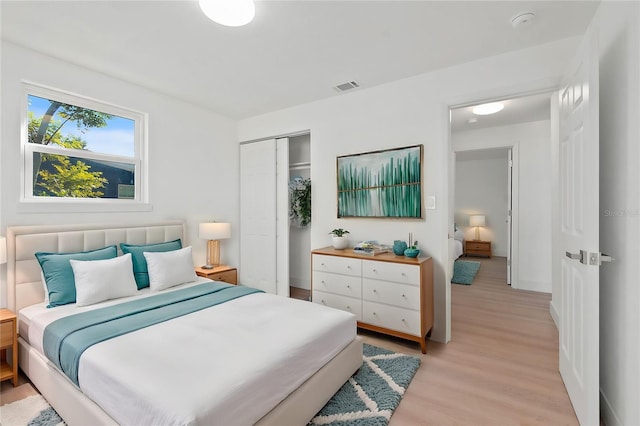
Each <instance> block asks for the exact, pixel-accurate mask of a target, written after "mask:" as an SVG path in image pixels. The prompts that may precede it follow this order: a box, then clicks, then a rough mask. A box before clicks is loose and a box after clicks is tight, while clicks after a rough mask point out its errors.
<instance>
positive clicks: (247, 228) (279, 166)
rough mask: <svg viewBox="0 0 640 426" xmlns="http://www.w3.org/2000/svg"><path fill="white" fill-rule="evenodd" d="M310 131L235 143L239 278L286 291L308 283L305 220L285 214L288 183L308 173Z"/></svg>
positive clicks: (276, 291)
mask: <svg viewBox="0 0 640 426" xmlns="http://www.w3.org/2000/svg"><path fill="white" fill-rule="evenodd" d="M309 145H310V135H309V134H308V133H306V134H297V135H292V136H289V137H282V138H277V139H266V140H259V141H251V142H245V143H242V144H240V266H239V269H238V275H239V282H241V283H243V284H245V285H248V286H251V287H255V288H258V289H261V290H264V291H266V292H268V293H273V294H278V295H281V296H285V297H288V296H289V286H290V285H292V284H293V285H294V286H296V287H301V288H307V289H309V288H310V283H309V277H310V273H311V264H310V255H309V253H310V252H311V246H310V245H311V242H310V230H309V228H310V225H308V226H307V227H299V226H298V224H297V222H296V221H291V220H290V217H289V213H290V209H289V201H290V191H291V188H292V187H293V186H294V185H296V183H299V182H300V181H303V180H304V179H306V178H308V177H309V176H310V155H309V153H310V149H309V148H310V146H309Z"/></svg>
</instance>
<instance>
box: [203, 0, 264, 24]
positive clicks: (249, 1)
mask: <svg viewBox="0 0 640 426" xmlns="http://www.w3.org/2000/svg"><path fill="white" fill-rule="evenodd" d="M199 4H200V9H201V10H202V12H203V13H204V14H205V15H206V16H207V18H209V19H211V20H212V21H214V22H217V23H218V24H220V25H225V26H227V27H241V26H242V25H246V24H248V23H249V22H251V21H252V20H253V17H254V16H255V15H256V5H255V4H254V3H253V0H199Z"/></svg>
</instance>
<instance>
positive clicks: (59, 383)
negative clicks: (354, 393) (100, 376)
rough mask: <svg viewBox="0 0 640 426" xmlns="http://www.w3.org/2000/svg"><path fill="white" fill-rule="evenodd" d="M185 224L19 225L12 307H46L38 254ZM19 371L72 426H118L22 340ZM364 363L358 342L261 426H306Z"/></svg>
mask: <svg viewBox="0 0 640 426" xmlns="http://www.w3.org/2000/svg"><path fill="white" fill-rule="evenodd" d="M185 236H186V228H185V224H184V222H182V221H167V222H160V223H153V224H128V225H59V226H16V227H8V228H7V260H8V265H7V266H8V267H7V296H8V305H9V306H8V307H9V309H11V310H12V311H13V312H16V313H18V312H19V311H20V309H22V308H24V307H27V306H30V305H33V304H35V303H41V302H42V301H43V300H44V289H43V285H42V282H41V271H40V265H39V264H38V261H37V260H36V258H35V256H34V253H35V252H38V251H45V252H75V251H86V250H92V249H97V248H101V247H105V246H107V245H111V244H116V245H119V244H120V243H128V244H150V243H159V242H165V241H171V240H175V239H177V238H182V240H183V242H185ZM18 341H19V345H18V346H19V364H18V365H19V367H20V369H22V371H23V372H24V373H25V374H26V375H27V377H29V379H30V380H31V382H32V383H33V384H34V385H35V386H36V387H37V388H38V390H39V391H40V393H42V395H43V396H44V398H45V399H46V400H47V401H48V402H49V403H50V404H51V405H52V406H53V408H54V409H55V410H56V411H57V412H58V413H59V414H60V416H61V417H62V418H63V419H64V421H65V422H66V423H67V424H68V425H70V426H74V425H87V424H91V425H114V424H116V422H115V421H114V420H113V419H112V418H111V417H110V416H109V415H108V414H107V413H106V412H104V411H103V410H102V409H101V408H100V407H99V406H98V405H97V404H96V403H94V402H93V401H92V400H90V399H89V398H88V397H86V396H85V395H84V394H83V393H82V392H81V391H80V390H79V389H78V388H77V387H76V386H75V385H74V384H73V383H72V382H71V381H70V380H69V379H68V378H67V377H66V376H65V375H64V374H62V373H61V372H60V371H59V370H57V369H56V368H55V367H54V366H53V364H51V363H50V362H49V361H48V360H47V359H46V358H45V357H43V356H42V355H41V354H40V353H38V352H37V351H36V350H35V349H33V348H32V347H31V346H30V345H29V343H28V342H27V341H26V340H25V339H23V338H22V337H19V338H18ZM361 365H362V343H361V341H360V340H359V339H358V338H356V339H355V340H353V341H352V342H351V343H350V344H349V345H348V346H347V347H346V348H345V349H343V350H342V351H341V352H340V353H339V354H338V355H336V356H335V357H334V358H333V359H332V360H331V361H329V362H328V363H327V364H326V365H325V366H324V367H322V368H321V369H320V370H318V371H317V372H316V373H315V374H314V375H313V376H311V378H309V379H308V380H307V381H306V382H305V383H303V384H302V386H300V387H299V388H298V389H297V390H295V391H294V392H293V393H291V394H290V395H289V396H288V397H287V398H286V399H285V400H283V401H282V402H281V403H280V404H279V405H277V406H276V407H275V408H274V409H273V410H271V411H270V412H269V413H267V414H266V415H265V416H264V417H263V418H262V419H260V421H259V422H258V423H257V424H259V425H306V424H307V423H308V421H309V420H310V419H311V418H312V417H313V416H314V415H315V414H316V413H317V412H318V411H319V410H320V409H321V408H322V407H323V406H324V404H326V403H327V401H328V400H329V399H330V398H331V396H333V394H334V393H335V392H336V391H337V390H338V389H339V388H340V387H341V386H342V385H343V384H344V383H345V382H346V381H347V380H348V379H349V377H350V376H351V375H352V374H353V373H354V372H355V371H356V370H357V369H358V368H359V367H360V366H361Z"/></svg>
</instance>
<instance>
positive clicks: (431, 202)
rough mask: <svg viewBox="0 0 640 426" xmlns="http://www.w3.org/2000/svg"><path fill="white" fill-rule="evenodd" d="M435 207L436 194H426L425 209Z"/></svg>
mask: <svg viewBox="0 0 640 426" xmlns="http://www.w3.org/2000/svg"><path fill="white" fill-rule="evenodd" d="M435 209H436V196H435V195H428V196H427V210H435Z"/></svg>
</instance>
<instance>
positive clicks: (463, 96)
mask: <svg viewBox="0 0 640 426" xmlns="http://www.w3.org/2000/svg"><path fill="white" fill-rule="evenodd" d="M577 41H578V40H577V39H575V38H572V39H567V40H563V41H560V42H556V43H551V44H548V45H543V46H538V47H535V48H532V49H527V50H522V51H517V52H513V53H509V54H505V55H499V56H495V57H490V58H485V59H482V60H479V61H475V62H472V63H468V64H464V65H460V66H456V67H452V68H447V69H444V70H440V71H436V72H432V73H428V74H422V75H419V76H416V77H413V78H408V79H405V80H401V81H397V82H393V83H389V84H385V85H381V86H377V87H373V88H370V89H366V88H365V89H357V90H354V91H352V92H347V93H343V94H341V95H336V96H335V97H332V98H329V99H326V100H322V101H318V102H314V103H310V104H305V105H300V106H298V107H294V108H289V109H285V110H281V111H276V112H273V113H269V114H265V115H261V116H257V117H253V118H249V119H246V120H241V121H240V122H239V124H238V135H239V140H240V141H244V140H252V139H259V138H265V137H269V136H274V135H282V134H287V133H293V132H296V131H301V130H306V129H310V131H311V163H312V168H311V178H312V181H313V183H314V187H313V207H312V208H313V222H312V227H311V245H312V247H313V248H316V247H323V246H327V245H329V244H330V239H329V236H328V235H327V233H328V232H329V231H330V230H331V229H333V228H335V227H341V228H346V229H348V230H349V231H351V234H350V239H351V241H352V242H355V241H358V240H363V239H377V240H379V241H380V242H387V243H391V242H392V241H393V240H394V239H404V238H406V236H407V235H408V233H409V232H413V234H414V236H415V238H416V239H417V240H419V241H420V247H421V249H422V250H423V253H424V254H425V255H428V256H432V257H433V258H434V266H435V273H434V275H435V309H434V314H435V324H434V330H433V334H432V338H433V339H434V340H438V341H446V340H448V338H449V333H448V331H447V322H448V319H447V318H448V315H449V314H448V311H447V305H448V303H449V297H450V284H449V283H447V281H446V276H445V274H446V273H447V271H445V270H446V269H447V266H446V265H447V262H448V259H447V251H448V248H447V246H448V243H447V225H448V222H449V211H448V210H449V209H448V202H447V200H448V198H449V188H448V161H449V145H448V135H449V106H450V105H456V104H460V103H462V102H469V101H476V100H482V99H487V98H489V97H492V96H497V95H502V96H508V95H512V94H515V93H520V92H523V91H528V90H534V89H539V88H542V87H552V86H556V85H557V84H558V81H559V76H560V75H561V70H562V69H564V68H565V65H566V58H567V57H568V56H569V54H570V52H572V51H574V50H575V47H576V45H577ZM327 90H330V88H328V89H327ZM415 144H423V145H424V163H423V165H424V176H423V179H424V193H423V195H425V196H428V195H433V196H435V197H436V209H435V210H426V211H425V214H424V219H423V220H383V219H337V218H336V156H339V155H345V154H354V153H359V152H365V151H371V150H377V149H386V148H393V147H400V146H408V145H415ZM452 214H453V212H452Z"/></svg>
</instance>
